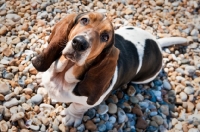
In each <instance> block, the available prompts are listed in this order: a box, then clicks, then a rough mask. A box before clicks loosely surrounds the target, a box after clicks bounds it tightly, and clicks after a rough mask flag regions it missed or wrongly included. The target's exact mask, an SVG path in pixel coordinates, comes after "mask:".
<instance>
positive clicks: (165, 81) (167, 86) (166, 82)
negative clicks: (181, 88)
mask: <svg viewBox="0 0 200 132" xmlns="http://www.w3.org/2000/svg"><path fill="white" fill-rule="evenodd" d="M163 88H164V89H167V90H171V84H170V83H169V81H168V80H163Z"/></svg>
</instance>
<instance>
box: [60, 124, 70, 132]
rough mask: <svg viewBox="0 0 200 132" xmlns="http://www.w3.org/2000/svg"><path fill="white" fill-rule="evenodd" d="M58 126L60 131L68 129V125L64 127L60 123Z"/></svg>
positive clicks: (64, 131) (63, 131)
mask: <svg viewBox="0 0 200 132" xmlns="http://www.w3.org/2000/svg"><path fill="white" fill-rule="evenodd" d="M58 128H59V130H60V131H61V132H68V131H69V128H68V127H65V125H64V124H60V125H59V127H58Z"/></svg>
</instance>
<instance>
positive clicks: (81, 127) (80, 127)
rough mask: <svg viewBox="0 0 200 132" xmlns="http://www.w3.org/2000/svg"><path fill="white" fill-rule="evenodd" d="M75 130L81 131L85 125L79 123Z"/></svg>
mask: <svg viewBox="0 0 200 132" xmlns="http://www.w3.org/2000/svg"><path fill="white" fill-rule="evenodd" d="M77 130H78V131H81V132H82V131H84V130H85V126H84V125H83V124H81V125H80V126H78V127H77Z"/></svg>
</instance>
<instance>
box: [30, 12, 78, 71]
mask: <svg viewBox="0 0 200 132" xmlns="http://www.w3.org/2000/svg"><path fill="white" fill-rule="evenodd" d="M77 17H78V15H77V14H75V13H74V14H70V15H68V16H66V17H65V18H64V19H62V20H61V21H60V22H58V23H57V24H56V25H55V27H54V29H53V31H52V33H51V35H50V37H49V39H48V43H49V44H48V46H47V48H46V49H44V50H43V52H42V53H41V54H39V55H38V56H36V57H35V58H34V59H33V60H32V64H33V66H34V67H35V68H36V69H37V70H38V71H40V72H43V71H46V70H47V69H48V68H49V67H50V66H51V64H52V63H53V62H54V61H55V60H56V59H58V58H59V57H60V56H61V52H62V50H63V49H64V47H65V44H66V43H67V41H68V35H69V33H70V30H71V29H72V28H73V26H74V24H75V22H76V19H77Z"/></svg>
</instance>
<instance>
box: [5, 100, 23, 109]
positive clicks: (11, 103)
mask: <svg viewBox="0 0 200 132" xmlns="http://www.w3.org/2000/svg"><path fill="white" fill-rule="evenodd" d="M18 103H19V101H18V100H17V99H16V98H12V99H10V100H8V101H5V102H4V104H3V106H5V107H6V108H10V107H12V106H16V105H18Z"/></svg>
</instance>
